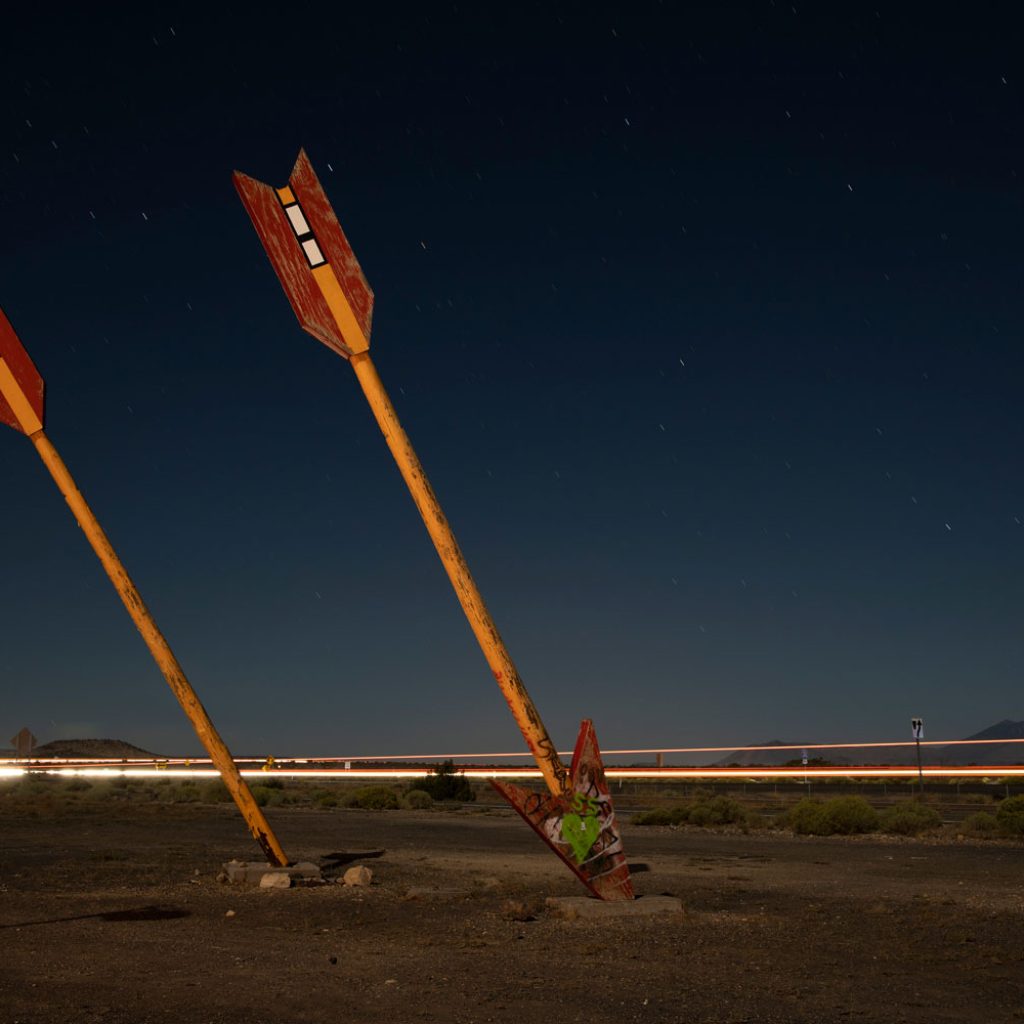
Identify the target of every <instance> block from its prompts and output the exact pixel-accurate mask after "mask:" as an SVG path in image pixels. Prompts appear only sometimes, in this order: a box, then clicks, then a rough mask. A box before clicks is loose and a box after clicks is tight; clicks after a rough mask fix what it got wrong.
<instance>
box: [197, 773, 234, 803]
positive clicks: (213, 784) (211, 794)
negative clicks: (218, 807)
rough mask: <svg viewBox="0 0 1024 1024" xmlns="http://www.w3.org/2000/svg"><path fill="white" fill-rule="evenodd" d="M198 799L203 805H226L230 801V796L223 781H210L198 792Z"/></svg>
mask: <svg viewBox="0 0 1024 1024" xmlns="http://www.w3.org/2000/svg"><path fill="white" fill-rule="evenodd" d="M199 799H200V800H202V801H203V803H204V804H226V803H227V802H228V801H229V800H230V799H231V794H230V793H229V792H228V787H227V786H225V785H224V781H223V779H210V781H209V782H206V783H204V784H203V787H202V789H201V790H200V791H199Z"/></svg>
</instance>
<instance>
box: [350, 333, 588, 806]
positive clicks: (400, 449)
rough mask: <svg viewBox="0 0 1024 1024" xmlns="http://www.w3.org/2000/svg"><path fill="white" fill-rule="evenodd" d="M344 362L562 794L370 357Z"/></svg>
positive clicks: (544, 734)
mask: <svg viewBox="0 0 1024 1024" xmlns="http://www.w3.org/2000/svg"><path fill="white" fill-rule="evenodd" d="M349 361H350V362H351V364H352V369H353V370H355V372H356V377H357V378H358V380H359V384H360V386H361V387H362V389H363V393H364V394H365V395H366V400H367V401H368V402H369V403H370V408H371V409H372V410H373V415H374V416H375V417H376V419H377V425H378V426H379V427H380V429H381V432H382V433H383V434H384V440H385V441H387V445H388V448H390V449H391V454H392V455H393V456H394V458H395V462H397V463H398V468H399V470H400V471H401V473H402V477H403V479H404V480H405V483H406V485H407V486H408V488H409V491H410V493H411V494H412V500H413V501H414V502H415V503H416V508H417V509H419V513H420V515H421V516H422V517H423V522H424V524H425V525H426V527H427V532H428V533H429V534H430V539H431V540H432V541H433V542H434V547H435V548H436V549H437V553H438V554H439V555H440V556H441V562H442V563H443V564H444V568H445V572H447V573H448V579H449V580H451V584H452V586H453V587H454V588H455V594H456V596H457V597H458V599H459V603H460V604H461V605H462V610H463V611H464V612H465V613H466V618H467V619H469V624H470V627H471V628H472V630H473V634H474V635H475V636H476V639H477V642H478V643H479V644H480V648H481V650H482V651H483V653H484V657H485V658H486V659H487V664H488V665H489V666H490V668H491V672H493V673H494V678H495V679H496V680H497V682H498V686H500V687H501V692H502V693H503V694H504V695H505V700H507V701H508V706H509V707H510V708H511V709H512V714H513V716H514V717H515V720H516V724H517V725H518V726H519V728H520V730H521V732H522V734H523V736H524V738H525V739H526V742H527V743H528V744H529V747H530V750H531V751H532V752H533V756H534V758H535V759H536V761H537V765H538V767H539V768H540V770H541V773H542V774H543V776H544V781H545V782H546V783H547V786H548V789H549V790H550V791H551V792H552V793H554V794H562V793H568V792H569V790H570V783H569V772H568V770H567V769H566V767H565V765H563V764H562V761H561V759H560V758H559V756H558V752H557V751H556V749H555V745H554V743H552V742H551V737H550V736H549V735H548V731H547V729H545V728H544V723H543V722H542V721H541V717H540V713H539V712H538V711H537V708H536V705H535V704H534V703H533V701H532V700H531V699H530V695H529V694H528V693H527V692H526V687H525V686H524V685H523V681H522V679H520V677H519V673H518V671H516V667H515V665H514V664H513V663H512V658H511V656H510V655H509V653H508V649H507V648H506V647H505V643H504V641H503V640H502V639H501V634H500V633H499V632H498V627H497V626H496V625H495V624H494V620H493V619H492V618H491V614H490V612H488V610H487V606H486V605H485V604H484V599H483V597H482V596H481V594H480V591H479V590H478V589H477V585H476V583H475V582H474V580H473V577H472V575H471V574H470V571H469V566H468V565H467V564H466V559H465V558H464V557H463V555H462V551H461V550H460V549H459V544H458V541H456V539H455V534H454V533H452V528H451V526H449V525H448V520H447V518H446V517H445V514H444V512H443V511H442V510H441V505H440V503H439V502H438V500H437V496H436V495H435V494H434V490H433V488H432V487H431V486H430V481H429V480H428V479H427V475H426V473H424V471H423V466H422V465H421V464H420V460H419V458H418V457H417V455H416V452H415V450H414V449H413V446H412V442H411V441H410V440H409V437H408V435H407V434H406V432H405V431H404V430H403V429H402V425H401V423H399V421H398V414H397V413H396V412H395V407H394V406H393V405H392V404H391V399H390V398H389V397H388V393H387V391H385V390H384V384H383V382H382V381H381V379H380V375H379V374H378V373H377V368H376V367H375V366H374V365H373V360H372V359H371V358H370V353H369V352H359V353H357V354H355V355H353V356H352V357H351V359H350V360H349Z"/></svg>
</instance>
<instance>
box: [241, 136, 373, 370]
mask: <svg viewBox="0 0 1024 1024" xmlns="http://www.w3.org/2000/svg"><path fill="white" fill-rule="evenodd" d="M233 178H234V183H235V188H236V189H237V190H238V195H239V197H240V198H241V200H242V204H243V205H244V206H245V209H246V212H247V213H248V214H249V217H250V218H251V220H252V223H253V226H254V227H255V228H256V233H257V234H258V235H259V236H260V241H261V242H262V243H263V248H264V249H265V250H266V252H267V256H268V257H269V258H270V263H271V265H272V266H273V268H274V272H275V273H276V274H277V277H278V280H279V281H280V282H281V286H282V287H283V288H284V290H285V294H286V295H287V296H288V301H289V302H290V303H291V304H292V309H293V310H295V315H296V317H298V320H299V323H300V324H301V325H302V329H303V330H304V331H306V332H307V333H308V334H312V335H313V337H314V338H316V339H317V341H322V342H323V343H324V344H325V345H326V346H327V347H328V348H330V349H333V350H334V351H335V352H337V353H338V355H340V356H344V357H345V358H346V359H347V358H348V357H349V356H350V355H351V354H352V350H351V349H350V348H349V346H348V344H346V341H345V338H344V336H343V335H342V332H341V328H340V327H339V325H338V321H337V319H336V318H335V316H334V315H333V314H332V312H331V309H330V306H329V305H328V303H327V300H326V299H325V298H324V294H323V292H322V291H321V289H320V287H319V286H318V285H317V282H316V280H315V279H314V277H313V272H312V270H311V269H310V263H309V261H308V260H307V258H306V256H305V254H304V253H303V250H302V246H301V244H300V242H299V239H298V237H297V236H296V234H295V231H294V230H293V228H292V225H291V224H290V223H289V221H288V216H287V214H286V213H285V210H284V206H283V205H282V202H281V197H280V195H279V194H278V191H277V190H276V189H274V188H271V187H270V186H269V185H266V184H264V183H263V182H262V181H257V180H256V179H255V178H250V177H249V176H248V175H247V174H242V172H241V171H235V173H234V176H233ZM288 187H289V189H290V190H291V192H292V195H293V197H294V201H297V202H298V204H299V207H300V209H301V210H302V214H303V216H304V217H305V219H306V222H307V224H308V226H309V228H310V229H311V231H312V235H313V237H314V238H315V240H316V245H317V246H318V247H319V251H320V253H321V254H322V255H323V258H324V260H325V261H326V263H327V264H328V266H329V267H330V268H331V271H332V272H333V274H334V277H335V279H336V280H337V282H338V286H339V287H340V288H341V291H342V293H343V294H344V296H345V301H346V302H347V303H348V305H349V307H350V308H351V310H352V315H353V316H354V317H355V319H356V322H357V323H358V324H359V328H360V330H361V331H362V332H363V337H364V338H365V339H366V340H367V341H369V338H370V325H371V322H372V320H373V292H372V291H371V290H370V286H369V285H368V284H367V283H366V278H365V277H364V276H363V272H362V269H361V268H360V266H359V261H358V260H357V259H356V256H355V253H354V252H353V251H352V246H351V245H349V243H348V239H347V238H346V237H345V232H344V231H342V230H341V224H340V223H339V222H338V218H337V217H336V216H335V213H334V210H333V209H332V207H331V204H330V201H329V200H328V198H327V195H326V193H325V192H324V190H323V187H322V186H321V184H320V180H319V179H318V178H317V176H316V173H315V172H314V170H313V165H312V164H311V163H310V162H309V157H307V156H306V152H305V150H300V152H299V157H298V159H297V160H296V161H295V167H294V168H293V169H292V175H291V178H290V179H289V181H288ZM364 347H365V346H364Z"/></svg>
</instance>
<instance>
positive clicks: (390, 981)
mask: <svg viewBox="0 0 1024 1024" xmlns="http://www.w3.org/2000/svg"><path fill="white" fill-rule="evenodd" d="M384 984H385V985H397V984H398V979H397V978H387V979H385V981H384Z"/></svg>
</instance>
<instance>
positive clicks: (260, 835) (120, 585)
mask: <svg viewBox="0 0 1024 1024" xmlns="http://www.w3.org/2000/svg"><path fill="white" fill-rule="evenodd" d="M29 440H30V441H31V442H32V443H33V444H34V445H35V447H36V451H37V452H39V457H40V458H41V459H42V460H43V462H44V463H45V465H46V468H47V469H48V470H49V471H50V475H51V476H52V477H53V479H54V481H55V483H56V484H57V487H58V488H59V489H60V492H61V494H63V495H64V500H65V501H66V502H67V503H68V506H69V508H70V509H71V512H72V514H73V515H74V517H75V519H76V520H77V522H78V525H79V526H80V527H81V528H82V532H83V533H84V534H85V536H86V538H87V539H88V541H89V543H90V544H91V545H92V549H93V551H95V552H96V555H97V557H98V558H99V560H100V562H102V564H103V568H104V569H105V570H106V573H107V575H108V576H109V577H110V582H111V583H113V584H114V588H115V589H116V590H117V593H118V596H119V597H120V598H121V600H122V601H123V602H124V606H125V608H127V609H128V614H129V615H130V616H131V617H132V621H133V622H134V623H135V625H136V627H137V628H138V630H139V632H140V633H141V634H142V639H143V640H145V642H146V646H147V647H148V648H149V653H150V654H152V655H153V660H154V661H155V662H156V663H157V666H158V667H159V669H160V671H161V672H162V673H163V676H164V679H166V680H167V683H168V685H169V686H170V688H171V690H172V691H173V693H174V696H175V697H177V698H178V703H179V704H180V705H181V707H182V709H183V710H184V712H185V714H186V715H188V717H189V721H190V722H191V723H192V726H193V728H194V729H195V731H196V735H198V737H199V739H200V741H201V742H202V744H203V746H204V747H205V748H206V751H207V753H208V754H209V755H210V757H211V758H212V760H213V763H214V764H215V765H216V767H217V770H218V771H219V772H220V774H221V778H222V779H223V780H224V784H225V785H226V786H227V788H228V792H230V793H231V796H232V797H233V798H234V801H235V803H236V804H237V805H238V809H239V810H240V811H241V812H242V817H243V818H245V821H246V824H247V825H248V826H249V831H250V832H251V833H252V837H253V838H254V839H255V840H256V842H257V843H259V844H260V846H261V847H262V849H263V852H264V853H265V854H266V857H267V860H268V861H269V862H270V863H271V864H273V865H275V866H278V867H284V866H285V865H286V864H287V863H288V858H287V857H286V856H285V854H284V851H283V850H282V849H281V844H280V843H279V842H278V841H277V837H276V836H275V835H274V833H273V831H272V830H271V828H270V825H269V824H268V823H267V819H266V818H265V817H264V816H263V812H262V811H261V810H260V809H259V807H258V806H257V805H256V801H255V800H254V799H253V795H252V793H251V792H250V790H249V787H248V786H247V785H246V783H245V780H244V779H243V778H242V776H241V774H240V772H239V771H238V766H237V765H236V764H235V762H234V760H233V758H232V757H231V753H230V751H229V750H228V748H227V747H226V746H225V745H224V741H223V740H222V739H221V738H220V735H219V734H218V732H217V730H216V729H215V728H214V725H213V722H211V721H210V716H209V715H208V714H207V713H206V709H205V708H204V707H203V705H202V704H201V703H200V701H199V698H198V697H197V696H196V692H195V690H193V689H192V686H191V684H190V683H189V681H188V679H186V677H185V672H184V670H183V669H182V667H181V665H179V664H178V659H177V658H175V656H174V654H173V652H172V651H171V648H170V646H169V645H168V643H167V641H166V640H165V639H164V636H163V634H162V633H161V632H160V630H159V629H158V628H157V625H156V622H154V620H153V616H152V615H151V614H150V613H149V609H148V608H147V607H146V606H145V604H144V603H143V601H142V597H141V596H140V594H139V592H138V590H136V588H135V584H134V583H133V582H132V580H131V577H130V576H129V575H128V571H127V570H126V569H125V567H124V565H123V564H122V563H121V560H120V559H119V558H118V557H117V553H116V552H115V551H114V549H113V547H112V546H111V543H110V541H109V540H108V539H107V535H106V534H105V533H104V532H103V529H102V528H101V527H100V524H99V523H98V522H97V520H96V517H95V516H94V515H93V512H92V509H91V508H89V506H88V504H87V503H86V500H85V498H84V497H83V496H82V493H81V491H79V490H78V488H77V487H76V486H75V481H74V480H73V479H72V477H71V474H70V473H69V472H68V468H67V466H65V465H64V461H63V460H62V459H61V457H60V455H58V454H57V449H56V448H54V447H53V445H52V444H51V443H50V439H49V438H48V437H47V436H46V434H45V433H44V432H43V431H42V430H37V431H35V432H34V433H32V434H30V435H29Z"/></svg>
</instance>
